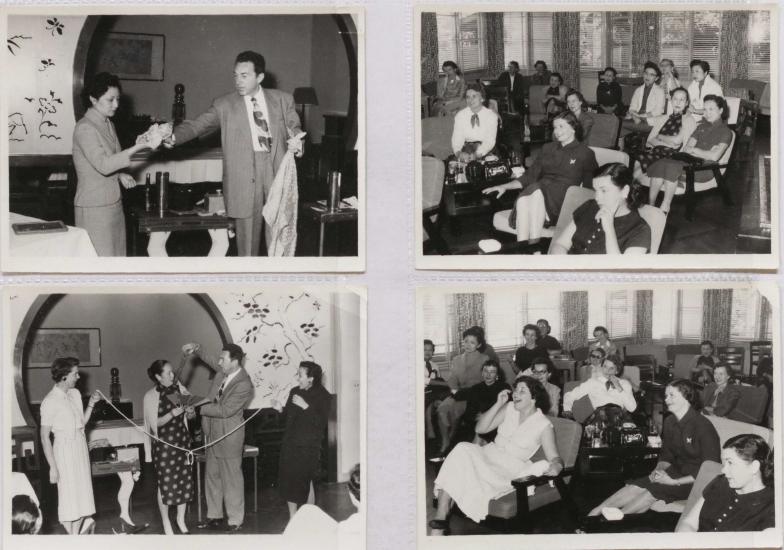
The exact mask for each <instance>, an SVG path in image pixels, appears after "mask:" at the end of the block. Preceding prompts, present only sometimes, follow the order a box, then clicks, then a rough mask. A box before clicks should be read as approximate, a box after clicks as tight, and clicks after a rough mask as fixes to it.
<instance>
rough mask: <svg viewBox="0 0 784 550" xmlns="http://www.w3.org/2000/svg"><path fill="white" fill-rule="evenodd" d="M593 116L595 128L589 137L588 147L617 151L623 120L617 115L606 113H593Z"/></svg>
mask: <svg viewBox="0 0 784 550" xmlns="http://www.w3.org/2000/svg"><path fill="white" fill-rule="evenodd" d="M591 116H592V117H593V127H592V128H591V134H590V135H589V136H588V142H587V143H588V146H589V147H592V148H593V147H602V148H604V149H617V148H618V131H619V130H620V128H621V119H620V118H618V117H617V116H615V115H607V114H604V113H592V114H591Z"/></svg>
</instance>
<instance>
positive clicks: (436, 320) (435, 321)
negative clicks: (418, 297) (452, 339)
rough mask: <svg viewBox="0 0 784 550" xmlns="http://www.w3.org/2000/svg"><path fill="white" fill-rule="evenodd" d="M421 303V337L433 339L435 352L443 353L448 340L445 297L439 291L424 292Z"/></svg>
mask: <svg viewBox="0 0 784 550" xmlns="http://www.w3.org/2000/svg"><path fill="white" fill-rule="evenodd" d="M421 304H422V305H421V307H422V327H423V330H422V332H423V337H424V338H425V339H429V340H432V341H433V343H434V344H435V346H436V354H444V353H446V351H447V342H448V336H447V313H446V297H445V296H444V295H443V294H441V293H440V292H433V293H428V294H424V295H423V296H422V302H421Z"/></svg>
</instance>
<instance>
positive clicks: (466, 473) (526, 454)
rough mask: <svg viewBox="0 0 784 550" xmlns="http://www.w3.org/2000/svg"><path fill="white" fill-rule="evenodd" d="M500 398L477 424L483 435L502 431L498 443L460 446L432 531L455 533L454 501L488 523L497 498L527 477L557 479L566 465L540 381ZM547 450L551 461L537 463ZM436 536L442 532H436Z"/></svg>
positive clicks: (439, 481)
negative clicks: (452, 530) (451, 514)
mask: <svg viewBox="0 0 784 550" xmlns="http://www.w3.org/2000/svg"><path fill="white" fill-rule="evenodd" d="M508 401H509V391H508V390H507V391H502V392H501V393H499V394H498V399H497V400H496V402H495V404H494V405H493V406H492V407H491V408H490V409H489V410H488V411H487V412H486V413H484V414H483V415H482V416H481V417H480V418H479V421H478V422H477V424H476V432H477V433H480V434H481V433H487V432H489V431H492V430H495V429H496V428H497V429H498V435H497V436H496V438H495V441H494V442H493V443H490V444H488V445H485V446H483V447H480V446H478V445H474V444H472V443H459V444H458V445H457V446H456V447H455V448H454V449H453V450H452V452H451V453H449V455H448V456H447V457H446V460H445V461H444V464H443V466H442V467H441V470H440V472H439V474H438V477H437V478H436V480H435V489H436V494H437V495H438V510H437V511H436V515H435V519H433V520H432V521H430V523H429V525H430V528H431V529H433V530H434V531H438V532H440V533H442V534H444V535H447V534H449V510H450V508H451V506H452V501H453V500H454V501H455V502H456V503H457V505H458V506H459V507H460V509H461V510H462V511H463V512H464V513H465V515H466V516H468V517H469V518H470V519H471V520H473V521H476V522H479V521H482V520H483V519H484V518H485V517H486V516H487V512H488V506H489V503H490V501H491V500H492V499H494V498H496V497H498V496H499V495H502V494H504V493H506V492H508V491H509V490H510V489H511V488H512V480H513V479H516V478H518V477H521V476H526V475H551V476H554V475H557V474H558V473H559V472H560V471H561V470H562V469H563V460H562V459H561V457H560V456H558V449H557V448H556V446H555V430H554V429H553V425H552V423H551V422H550V420H548V418H547V416H545V413H546V412H547V411H548V410H550V397H549V396H548V395H547V391H546V390H545V389H544V388H543V387H542V384H540V383H539V381H538V380H535V379H533V378H531V377H528V376H523V377H521V378H519V379H517V380H516V381H515V383H514V393H513V394H512V402H511V403H510V402H508ZM540 447H541V448H542V450H543V451H544V455H545V457H546V458H547V460H546V461H539V462H536V463H534V462H531V458H532V457H533V456H534V454H535V453H536V452H537V451H538V450H539V448H540ZM433 534H436V533H433Z"/></svg>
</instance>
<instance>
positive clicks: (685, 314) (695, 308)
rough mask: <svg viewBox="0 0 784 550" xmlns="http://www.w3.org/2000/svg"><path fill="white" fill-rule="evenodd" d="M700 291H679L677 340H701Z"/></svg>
mask: <svg viewBox="0 0 784 550" xmlns="http://www.w3.org/2000/svg"><path fill="white" fill-rule="evenodd" d="M702 301H703V300H702V289H688V290H681V291H680V306H679V311H678V316H679V319H680V322H679V327H678V328H679V330H678V338H681V339H691V340H699V339H701V338H702Z"/></svg>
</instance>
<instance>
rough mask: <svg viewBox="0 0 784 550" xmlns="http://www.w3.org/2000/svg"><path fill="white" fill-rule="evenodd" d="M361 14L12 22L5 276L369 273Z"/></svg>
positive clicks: (141, 11)
mask: <svg viewBox="0 0 784 550" xmlns="http://www.w3.org/2000/svg"><path fill="white" fill-rule="evenodd" d="M239 9H240V10H241V9H242V8H239ZM363 15H364V13H363V12H362V10H361V9H351V10H345V9H343V10H341V9H337V8H328V7H313V8H309V9H304V8H291V9H281V8H278V9H277V10H276V9H275V8H270V7H259V8H255V9H254V11H250V8H245V11H244V12H243V11H238V9H237V8H234V9H229V8H227V9H225V10H223V9H221V10H217V9H215V8H209V7H197V6H194V7H193V8H188V9H187V10H186V11H185V12H183V11H182V10H176V11H172V10H171V9H170V8H169V9H167V8H160V7H158V8H156V7H154V6H136V7H124V8H117V9H116V10H113V11H112V12H105V11H101V10H99V9H97V8H96V9H89V8H73V7H72V8H65V7H58V8H57V9H54V10H53V9H51V8H41V7H38V8H27V9H25V8H15V9H9V10H8V13H7V14H6V16H5V27H6V34H7V38H6V40H7V48H6V50H4V52H3V62H2V63H3V64H2V66H3V71H4V73H5V74H13V75H14V78H7V79H4V81H3V83H4V88H3V91H2V103H3V105H4V107H3V108H4V109H5V110H6V111H5V113H6V114H5V116H7V118H8V136H7V139H4V140H3V144H2V145H3V146H2V149H3V151H4V153H3V155H2V157H3V158H2V160H3V162H4V163H5V168H4V171H3V172H2V173H3V186H2V197H3V201H4V203H3V204H4V207H3V208H2V215H3V217H4V220H5V221H4V222H3V224H2V233H3V235H4V239H3V240H2V250H3V254H2V255H3V260H4V263H3V269H4V270H5V271H27V272H30V271H39V272H40V271H44V272H51V271H55V272H74V271H76V272H85V271H87V272H111V271H121V272H134V271H136V272H167V271H169V272H171V271H175V272H183V271H185V272H205V271H206V272H220V271H224V272H231V271H245V272H247V271H256V272H258V271H279V272H280V271H282V272H286V271H299V272H303V271H361V270H362V269H364V244H365V241H364V162H365V161H364V80H363V76H364V69H363V67H364V50H363V48H364V31H363ZM204 257H209V258H210V260H209V261H208V262H204V261H202V259H203V258H204ZM52 258H57V259H58V261H57V262H51V259H52Z"/></svg>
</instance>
